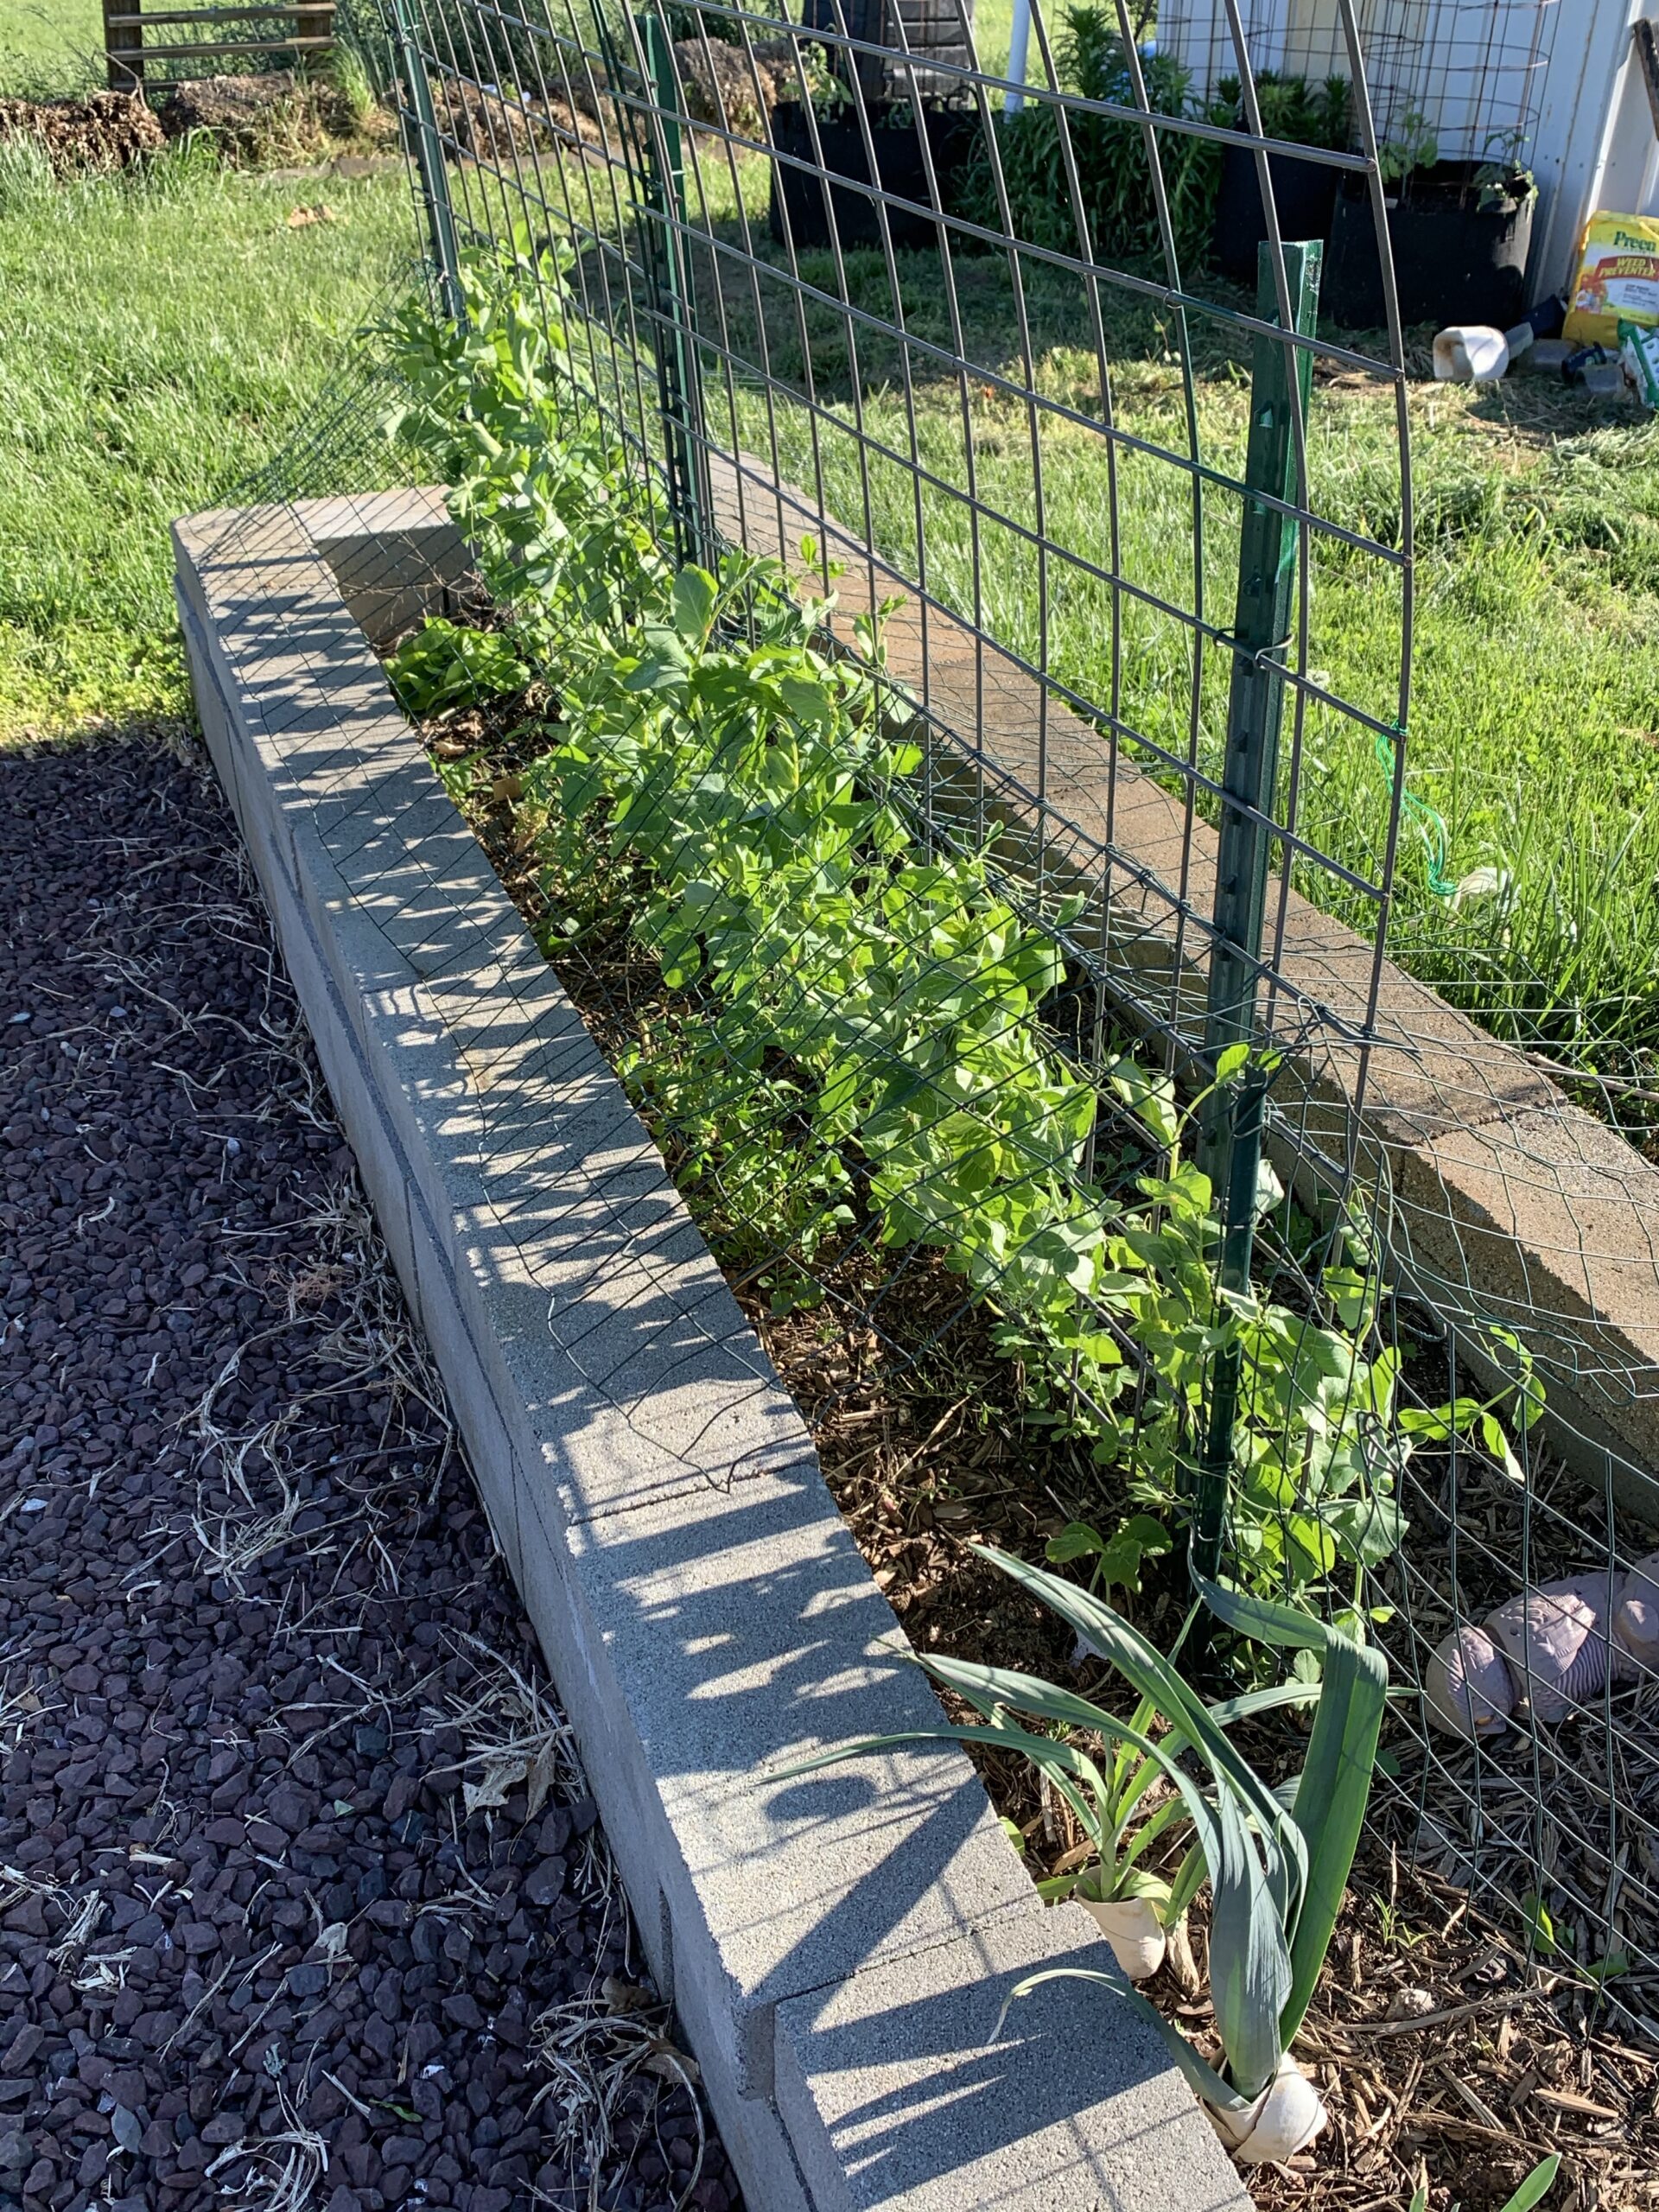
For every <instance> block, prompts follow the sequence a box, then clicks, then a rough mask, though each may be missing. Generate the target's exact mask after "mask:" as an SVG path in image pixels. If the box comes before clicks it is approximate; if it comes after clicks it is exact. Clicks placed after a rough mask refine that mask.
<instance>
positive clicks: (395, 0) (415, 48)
mask: <svg viewBox="0 0 1659 2212" xmlns="http://www.w3.org/2000/svg"><path fill="white" fill-rule="evenodd" d="M391 22H392V29H393V30H394V31H395V32H396V34H397V66H398V68H399V69H400V71H401V72H402V74H403V79H404V92H406V93H407V95H408V98H409V108H410V114H411V115H412V116H413V118H414V119H415V129H414V132H413V145H412V148H411V151H412V152H413V154H414V157H415V168H416V174H417V175H418V176H419V178H420V180H421V197H422V198H423V200H425V202H426V219H427V224H428V227H429V230H430V232H431V235H432V262H433V266H434V267H435V269H436V270H437V272H438V293H439V296H440V298H441V300H442V304H443V311H444V313H445V315H448V317H449V319H450V321H452V322H459V321H460V320H461V313H462V309H463V306H464V302H463V300H462V298H461V247H460V245H459V242H458V240H457V238H456V234H455V210H454V203H453V201H452V200H450V197H449V172H448V169H447V168H445V167H444V161H443V141H442V138H441V137H439V135H438V119H437V117H436V115H435V113H434V111H433V107H432V85H431V80H430V79H429V77H428V76H427V73H426V62H425V60H424V59H423V55H422V54H421V49H420V46H419V44H418V42H417V41H416V36H415V33H414V29H413V27H412V25H411V23H410V0H391Z"/></svg>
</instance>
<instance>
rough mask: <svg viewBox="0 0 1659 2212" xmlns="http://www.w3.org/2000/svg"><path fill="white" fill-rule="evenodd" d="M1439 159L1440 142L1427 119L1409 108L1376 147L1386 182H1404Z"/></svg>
mask: <svg viewBox="0 0 1659 2212" xmlns="http://www.w3.org/2000/svg"><path fill="white" fill-rule="evenodd" d="M1439 160H1440V142H1439V140H1438V139H1437V138H1436V137H1435V136H1434V132H1433V127H1432V126H1431V124H1430V123H1429V120H1428V118H1427V116H1426V115H1423V114H1421V113H1420V112H1419V111H1418V110H1417V109H1416V108H1414V107H1412V108H1408V109H1407V110H1406V111H1405V113H1404V114H1403V115H1402V117H1401V118H1399V120H1398V122H1397V123H1396V124H1395V126H1394V129H1393V130H1391V131H1390V132H1389V136H1388V137H1386V138H1384V139H1383V142H1382V143H1381V144H1380V145H1379V146H1378V147H1377V149H1376V165H1377V168H1379V169H1380V170H1381V171H1382V173H1383V182H1384V183H1385V184H1394V185H1400V184H1403V183H1404V182H1405V181H1406V180H1407V178H1408V177H1410V176H1412V175H1414V174H1415V173H1416V172H1417V171H1418V170H1419V169H1432V168H1433V166H1434V164H1435V162H1438V161H1439Z"/></svg>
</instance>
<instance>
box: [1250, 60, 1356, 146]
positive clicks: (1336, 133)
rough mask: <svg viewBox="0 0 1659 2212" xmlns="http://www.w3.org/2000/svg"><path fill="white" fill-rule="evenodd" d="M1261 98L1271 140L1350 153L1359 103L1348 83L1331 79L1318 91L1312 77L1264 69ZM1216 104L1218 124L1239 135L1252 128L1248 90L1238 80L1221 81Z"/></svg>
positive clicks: (1258, 85) (1258, 86) (1259, 78)
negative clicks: (1246, 99) (1247, 107)
mask: <svg viewBox="0 0 1659 2212" xmlns="http://www.w3.org/2000/svg"><path fill="white" fill-rule="evenodd" d="M1255 97H1256V103H1257V105H1258V107H1259V109H1260V111H1261V115H1262V131H1263V133H1264V134H1265V136H1266V137H1269V138H1282V139H1285V140H1287V142H1288V143H1290V144H1292V145H1297V146H1328V147H1330V148H1332V149H1333V150H1335V151H1337V152H1342V151H1344V149H1346V147H1347V144H1348V141H1349V137H1350V133H1351V130H1352V123H1353V99H1352V93H1351V88H1350V86H1349V83H1348V79H1346V78H1345V77H1327V78H1325V80H1324V81H1323V83H1320V84H1317V85H1316V84H1313V83H1310V81H1309V80H1308V79H1307V78H1306V77H1301V76H1281V75H1280V74H1279V73H1278V72H1276V71H1274V70H1272V69H1259V70H1257V72H1256V75H1255ZM1216 99H1217V116H1216V119H1217V121H1218V122H1225V123H1226V124H1228V125H1229V127H1230V129H1232V130H1244V129H1246V128H1247V127H1248V124H1249V118H1248V116H1247V114H1246V112H1245V108H1244V94H1243V86H1242V85H1241V84H1240V82H1239V80H1238V79H1237V78H1236V77H1223V78H1222V79H1220V80H1219V82H1218V83H1217V86H1216Z"/></svg>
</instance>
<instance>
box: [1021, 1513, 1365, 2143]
mask: <svg viewBox="0 0 1659 2212" xmlns="http://www.w3.org/2000/svg"><path fill="white" fill-rule="evenodd" d="M991 1556H993V1557H994V1558H995V1559H996V1561H997V1564H998V1565H1000V1566H1001V1567H1004V1568H1005V1569H1006V1571H1007V1573H1009V1574H1011V1575H1013V1576H1014V1580H1016V1581H1019V1582H1020V1583H1022V1584H1023V1585H1024V1586H1026V1587H1027V1589H1029V1590H1030V1591H1031V1592H1033V1595H1035V1596H1038V1597H1040V1598H1041V1599H1043V1600H1044V1601H1045V1602H1046V1604H1048V1605H1051V1606H1052V1609H1053V1610H1054V1611H1056V1612H1057V1613H1058V1615H1059V1616H1060V1618H1062V1619H1063V1620H1064V1621H1065V1622H1066V1624H1068V1625H1069V1626H1070V1627H1071V1628H1073V1629H1074V1630H1076V1631H1077V1635H1078V1636H1079V1637H1082V1639H1083V1641H1084V1643H1085V1644H1086V1645H1087V1646H1088V1648H1089V1649H1090V1650H1091V1651H1093V1652H1094V1653H1095V1654H1096V1656H1098V1657H1100V1658H1102V1659H1104V1660H1105V1661H1107V1662H1108V1663H1109V1665H1111V1666H1112V1667H1114V1668H1116V1670H1117V1671H1118V1672H1119V1673H1120V1674H1121V1675H1122V1676H1123V1677H1124V1679H1125V1681H1128V1684H1129V1685H1130V1687H1131V1688H1133V1689H1134V1690H1135V1692H1136V1694H1137V1695H1139V1696H1140V1697H1141V1698H1142V1699H1149V1700H1151V1701H1152V1703H1153V1705H1154V1707H1155V1709H1156V1710H1157V1711H1159V1712H1160V1713H1162V1714H1163V1715H1164V1716H1165V1718H1166V1719H1167V1720H1168V1722H1169V1724H1170V1726H1171V1729H1172V1730H1173V1732H1174V1733H1175V1735H1176V1737H1177V1738H1179V1740H1180V1741H1181V1743H1182V1744H1183V1745H1184V1746H1187V1747H1190V1748H1191V1749H1192V1751H1194V1752H1195V1753H1196V1754H1197V1755H1198V1757H1199V1758H1201V1759H1202V1760H1203V1761H1204V1763H1205V1765H1206V1766H1207V1768H1208V1770H1209V1778H1210V1780H1211V1783H1212V1785H1213V1787H1214V1790H1215V1797H1214V1802H1213V1805H1211V1803H1209V1802H1206V1801H1205V1800H1204V1799H1203V1798H1201V1797H1199V1796H1198V1793H1197V1792H1196V1791H1192V1790H1183V1792H1182V1802H1183V1803H1184V1804H1185V1807H1186V1809H1187V1811H1188V1814H1189V1815H1190V1817H1191V1819H1192V1828H1193V1833H1194V1835H1195V1837H1196V1838H1197V1847H1198V1851H1199V1852H1200V1853H1201V1854H1202V1858H1203V1862H1204V1865H1205V1868H1206V1870H1207V1871H1208V1873H1209V1878H1210V1885H1211V1897H1212V1900H1213V1910H1212V1912H1211V1923H1210V1980H1211V2002H1212V2004H1213V2005H1214V2009H1215V2018H1216V2030H1217V2034H1218V2035H1219V2036H1220V2037H1221V2042H1222V2047H1223V2050H1224V2054H1225V2069H1224V2074H1221V2075H1218V2074H1217V2072H1216V2071H1215V2070H1214V2069H1212V2068H1211V2067H1210V2066H1209V2065H1208V2064H1206V2063H1205V2061H1204V2060H1203V2059H1202V2058H1200V2057H1199V2056H1198V2053H1197V2052H1196V2051H1195V2050H1193V2049H1192V2045H1191V2044H1189V2043H1188V2042H1187V2041H1186V2039H1185V2037H1184V2036H1182V2035H1181V2034H1180V2033H1179V2031H1178V2030H1177V2029H1175V2028H1174V2027H1173V2026H1172V2025H1171V2024H1169V2022H1167V2021H1166V2020H1165V2019H1164V2018H1163V2017H1162V2015H1161V2014H1160V2013H1159V2012H1157V2011H1156V2010H1155V2009H1154V2007H1153V2006H1152V2005H1149V2004H1148V2003H1147V2000H1146V1999H1145V1998H1143V1997H1141V1995H1140V1994H1139V1993H1138V1992H1136V1991H1135V1990H1133V1989H1125V1988H1124V1987H1123V1986H1122V1984H1120V1983H1118V1982H1117V1981H1116V1980H1111V1979H1109V1978H1108V1977H1107V1976H1105V1975H1103V1974H1092V1973H1089V1972H1085V1971H1083V1970H1080V1969H1075V1968H1059V1969H1057V1970H1054V1971H1051V1972H1048V1973H1045V1974H1033V1975H1032V1976H1031V1977H1029V1979H1028V1980H1025V1981H1023V1982H1021V1983H1020V1984H1019V1985H1018V1986H1016V1988H1015V1990H1014V1996H1015V1997H1016V1998H1018V1997H1022V1996H1024V1995H1026V1994H1027V1993H1028V1992H1029V1991H1031V1990H1033V1989H1035V1988H1036V1987H1038V1986H1039V1984H1041V1983H1043V1982H1046V1981H1056V1980H1084V1981H1095V1982H1098V1983H1100V1984H1101V1985H1102V1986H1103V1987H1105V1988H1108V1989H1109V1990H1112V1991H1113V1992H1114V1993H1116V1995H1118V1996H1120V1997H1122V1998H1124V1999H1127V2001H1128V2002H1129V2003H1130V2004H1133V2005H1136V2006H1137V2007H1138V2008H1139V2009H1140V2010H1141V2012H1142V2013H1143V2015H1144V2016H1145V2017H1146V2018H1147V2019H1148V2020H1150V2021H1151V2022H1152V2023H1153V2024H1154V2026H1155V2027H1156V2028H1157V2030H1158V2031H1159V2033H1160V2035H1161V2036H1162V2037H1164V2039H1165V2041H1166V2044H1168V2046H1169V2049H1170V2052H1171V2056H1173V2058H1174V2060H1175V2062H1176V2063H1177V2064H1178V2065H1179V2067H1180V2069H1181V2070H1182V2072H1183V2073H1185V2075H1186V2076H1187V2079H1188V2080H1189V2081H1190V2082H1192V2086H1193V2088H1195V2090H1196V2091H1197V2093H1198V2095H1199V2096H1201V2097H1202V2098H1204V2099H1205V2101H1206V2102H1207V2103H1210V2104H1213V2105H1216V2106H1218V2107H1221V2108H1223V2109H1236V2108H1238V2107H1240V2105H1241V2103H1243V2102H1248V2101H1249V2100H1250V2099H1251V2098H1254V2097H1255V2096H1257V2095H1258V2094H1260V2093H1261V2092H1262V2090H1263V2089H1264V2088H1266V2087H1267V2085H1268V2082H1271V2081H1272V2079H1273V2077H1274V2072H1275V2070H1276V2069H1277V2067H1278V2064H1279V2062H1280V2059H1281V2057H1282V2056H1283V2055H1284V2054H1285V2053H1286V2052H1287V2050H1289V2048H1290V2045H1291V2043H1292V2040H1293V2039H1294V2036H1295V2034H1296V2031H1297V2030H1298V2029H1299V2028H1300V2025H1301V2024H1302V2020H1303V2018H1304V2017H1305V2015H1306V2011H1307V2006H1308V2003H1309V2001H1310V1999H1312V1996H1313V1990H1314V1987H1315V1986H1316V1984H1317V1983H1318V1980H1319V1974H1320V1971H1321V1969H1322V1968H1323V1967H1324V1964H1325V1954H1326V1952H1327V1951H1328V1950H1329V1948H1330V1944H1331V1935H1332V1929H1333V1928H1334V1927H1335V1924H1336V1916H1337V1911H1338V1908H1339V1906H1340V1904H1341V1901H1342V1892H1343V1889H1344V1885H1345V1884H1346V1882H1347V1879H1348V1874H1349V1870H1350V1869H1351V1866H1352V1865H1353V1858H1354V1850H1355V1847H1356V1845H1357V1842H1358V1840H1359V1832H1360V1827H1361V1825H1362V1823H1363V1820H1364V1816H1365V1807H1366V1803H1367V1802H1368V1800H1369V1797H1370V1783H1371V1771H1372V1768H1373V1766H1374V1765H1375V1763H1376V1741H1377V1735H1378V1732H1379V1730H1380V1728H1381V1726H1382V1721H1383V1709H1384V1707H1385V1704H1386V1702H1387V1698H1388V1669H1387V1668H1386V1667H1385V1665H1384V1664H1383V1659H1382V1656H1381V1655H1380V1654H1379V1653H1378V1652H1376V1651H1375V1650H1372V1649H1369V1648H1368V1647H1366V1646H1364V1645H1362V1644H1359V1643H1354V1642H1353V1641H1352V1640H1351V1638H1350V1637H1346V1636H1344V1635H1343V1634H1341V1633H1340V1632H1339V1631H1338V1630H1335V1629H1332V1628H1327V1627H1326V1626H1325V1624H1323V1623H1321V1622H1319V1621H1314V1620H1310V1619H1309V1618H1308V1617H1307V1616H1306V1614H1305V1613H1301V1612H1298V1611H1293V1610H1292V1609H1291V1608H1290V1607H1288V1606H1284V1605H1270V1604H1268V1603H1266V1602H1264V1601H1263V1600H1262V1599H1253V1598H1246V1597H1244V1596H1242V1595H1241V1594H1240V1593H1239V1592H1236V1591H1234V1590H1229V1589H1224V1588H1223V1587H1221V1586H1217V1585H1215V1584H1211V1583H1205V1584H1203V1585H1202V1586H1201V1592H1202V1595H1203V1598H1204V1601H1205V1604H1206V1605H1208V1606H1209V1608H1210V1609H1211V1611H1212V1612H1214V1613H1215V1614H1216V1615H1217V1618H1219V1619H1220V1620H1222V1621H1223V1622H1224V1623H1225V1624H1226V1625H1227V1626H1228V1627H1230V1628H1234V1629H1236V1630H1239V1631H1240V1633H1242V1634H1243V1635H1246V1636H1249V1637H1253V1638H1255V1640H1257V1641H1258V1642H1261V1643H1268V1644H1276V1645H1279V1646H1281V1647H1287V1648H1291V1649H1300V1650H1311V1651H1313V1652H1315V1653H1316V1654H1317V1655H1318V1656H1319V1662H1320V1673H1321V1675H1322V1678H1323V1679H1322V1688H1321V1690H1320V1694H1319V1705H1318V1710H1317V1712H1316V1713H1315V1716H1314V1721H1313V1732H1312V1734H1311V1735H1310V1737H1309V1738H1308V1746H1307V1758H1306V1764H1304V1766H1303V1769H1302V1772H1301V1776H1300V1779H1299V1781H1298V1782H1297V1783H1296V1785H1295V1789H1294V1795H1292V1794H1291V1793H1289V1792H1286V1791H1276V1790H1274V1789H1269V1788H1268V1786H1267V1784H1266V1783H1263V1782H1262V1780H1261V1779H1260V1777H1258V1776H1257V1775H1256V1774H1255V1772H1254V1770H1252V1769H1251V1768H1250V1766H1249V1764H1248V1763H1247V1762H1246V1761H1245V1760H1244V1759H1243V1758H1242V1757H1241V1756H1240V1754H1239V1753H1238V1752H1237V1751H1236V1750H1235V1749H1234V1747H1233V1745H1231V1743H1230V1741H1229V1740H1228V1738H1227V1736H1226V1733H1225V1731H1224V1727H1223V1726H1220V1725H1219V1722H1218V1719H1217V1713H1213V1712H1211V1710H1210V1709H1209V1708H1207V1707H1205V1705H1204V1704H1203V1703H1202V1701H1201V1700H1199V1699H1198V1696H1197V1695H1196V1694H1195V1693H1194V1692H1193V1691H1192V1689H1190V1688H1188V1686H1187V1685H1186V1683H1185V1681H1183V1680H1182V1679H1181V1676H1180V1675H1179V1674H1178V1673H1177V1671H1176V1669H1175V1668H1174V1667H1173V1665H1172V1664H1171V1662H1169V1661H1168V1660H1167V1659H1166V1658H1165V1657H1164V1656H1162V1655H1161V1654H1160V1652H1158V1651H1156V1650H1155V1649H1154V1648H1153V1646H1152V1645H1150V1644H1149V1643H1147V1641H1146V1639H1145V1638H1144V1637H1141V1636H1139V1635H1138V1634H1137V1633H1136V1632H1135V1630H1133V1629H1132V1628H1130V1626H1129V1625H1128V1623H1127V1622H1126V1621H1124V1620H1122V1619H1121V1618H1119V1616H1118V1615H1117V1614H1116V1613H1114V1612H1113V1611H1112V1610H1111V1608H1110V1607H1109V1606H1108V1605H1103V1604H1102V1603H1101V1602H1100V1600H1099V1599H1096V1598H1091V1597H1089V1596H1087V1595H1086V1594H1085V1593H1084V1592H1082V1591H1079V1590H1077V1589H1075V1588H1074V1587H1073V1586H1071V1585H1070V1584H1068V1583H1064V1582H1060V1581H1058V1580H1056V1579H1055V1578H1054V1577H1053V1576H1051V1575H1046V1574H1044V1573H1042V1571H1041V1569H1040V1568H1038V1567H1027V1566H1025V1565H1023V1564H1022V1563H1021V1562H1020V1561H1019V1560H1011V1559H1008V1558H1007V1557H1006V1556H1004V1555H1002V1554H991ZM1287 1796H1288V1797H1289V1802H1288V1804H1287V1802H1286V1799H1287ZM1195 1798H1196V1799H1197V1800H1198V1804H1197V1806H1196V1807H1195V1803H1194V1800H1195ZM1199 1808H1201V1809H1199Z"/></svg>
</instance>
